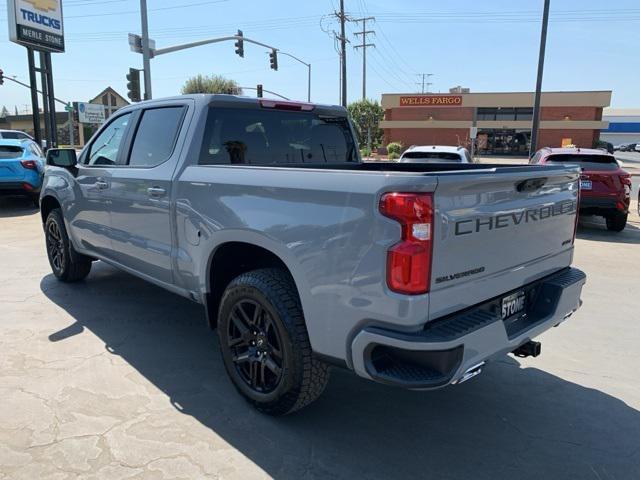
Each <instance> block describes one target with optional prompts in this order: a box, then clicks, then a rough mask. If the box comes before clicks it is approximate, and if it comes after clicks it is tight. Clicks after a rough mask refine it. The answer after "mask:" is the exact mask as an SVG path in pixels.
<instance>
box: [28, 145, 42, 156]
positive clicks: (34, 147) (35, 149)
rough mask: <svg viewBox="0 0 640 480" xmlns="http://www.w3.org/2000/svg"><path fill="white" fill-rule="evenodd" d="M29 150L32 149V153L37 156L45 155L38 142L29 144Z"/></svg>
mask: <svg viewBox="0 0 640 480" xmlns="http://www.w3.org/2000/svg"><path fill="white" fill-rule="evenodd" d="M29 150H31V153H33V154H34V155H35V156H37V157H43V156H44V155H43V154H42V150H40V147H38V144H36V143H30V144H29Z"/></svg>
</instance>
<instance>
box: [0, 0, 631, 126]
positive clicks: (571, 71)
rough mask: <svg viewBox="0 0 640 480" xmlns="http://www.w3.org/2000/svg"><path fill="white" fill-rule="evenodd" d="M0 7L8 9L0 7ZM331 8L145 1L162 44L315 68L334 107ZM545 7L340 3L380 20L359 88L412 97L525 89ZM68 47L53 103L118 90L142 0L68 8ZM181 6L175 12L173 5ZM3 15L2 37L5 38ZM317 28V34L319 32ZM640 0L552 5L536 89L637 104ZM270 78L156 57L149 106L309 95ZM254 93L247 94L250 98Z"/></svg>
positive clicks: (7, 99)
mask: <svg viewBox="0 0 640 480" xmlns="http://www.w3.org/2000/svg"><path fill="white" fill-rule="evenodd" d="M3 3H4V2H3ZM337 3H338V0H306V1H304V0H278V1H264V0H217V1H206V0H173V1H167V0H148V5H149V10H150V11H149V28H150V35H151V37H152V38H155V40H156V44H157V46H158V47H164V46H169V45H174V44H178V43H184V42H189V41H195V40H199V39H204V38H208V37H216V36H224V35H232V34H234V33H235V31H236V29H238V28H240V29H242V30H243V31H244V34H245V36H247V37H251V38H254V39H256V40H259V41H261V42H264V43H266V44H269V45H274V46H276V47H278V48H280V49H282V50H285V51H289V52H291V53H293V54H294V55H296V56H298V57H300V58H302V59H303V60H306V61H308V62H311V63H312V65H313V79H312V100H313V101H318V102H326V103H337V102H338V100H339V98H338V95H339V93H338V88H339V83H338V71H339V70H338V56H337V54H336V51H335V50H334V41H333V39H332V37H331V36H330V34H328V33H325V32H324V31H323V29H324V30H332V29H336V30H337V29H338V25H337V23H336V21H335V18H334V19H332V18H331V17H323V15H328V14H330V13H331V12H332V11H333V10H334V9H335V8H336V7H337ZM542 3H543V2H542V0H526V1H525V0H519V1H513V0H510V1H507V0H483V1H482V2H479V1H477V0H476V1H472V0H459V1H456V2H446V1H441V0H431V1H424V0H422V1H419V0H394V1H393V2H389V1H388V0H345V5H346V10H347V12H348V14H350V15H351V16H352V17H353V18H357V17H361V16H363V15H366V16H375V17H376V19H377V20H376V23H375V24H372V25H371V27H372V29H374V30H376V32H377V35H376V36H375V37H371V39H370V41H371V42H374V43H375V44H376V48H375V49H369V55H368V59H369V62H368V63H369V69H368V82H367V90H368V96H369V97H371V98H376V99H379V98H380V94H381V93H383V92H411V91H417V89H418V86H417V85H416V82H417V81H418V76H417V75H416V74H417V73H433V74H434V75H433V77H432V79H431V81H432V82H433V85H432V87H431V88H432V91H436V92H437V91H442V92H446V91H448V88H449V87H451V86H454V85H463V86H466V87H470V88H471V90H472V91H475V92H481V91H527V90H533V88H534V86H535V73H536V64H537V52H538V44H539V36H540V15H541V11H542ZM63 5H64V9H65V32H66V40H67V52H66V53H64V54H54V55H53V68H54V77H55V88H56V96H57V97H58V98H61V99H64V100H74V101H86V100H88V99H89V98H91V97H93V96H94V95H95V94H97V93H98V92H99V91H101V90H102V89H103V88H104V87H106V86H107V85H111V86H112V87H114V88H115V89H116V90H117V91H119V92H120V93H121V94H122V95H126V80H125V74H126V72H127V70H128V68H129V67H141V64H142V58H141V56H140V55H138V54H135V53H132V52H130V51H129V46H128V43H127V33H128V32H138V33H139V30H140V20H139V14H138V7H139V2H138V1H137V0H63ZM178 6H182V7H181V8H176V7H178ZM6 16H7V13H6V7H5V5H4V4H3V5H1V6H0V31H2V32H6V31H7V22H6ZM321 26H322V28H321ZM357 28H358V27H357V26H356V25H355V24H350V25H349V26H348V37H349V39H350V40H351V44H350V45H349V47H348V53H347V60H348V68H349V74H348V82H349V85H348V92H349V100H350V101H351V100H356V99H358V98H359V97H360V96H361V82H362V76H361V71H362V57H361V55H360V53H359V52H356V51H355V50H354V49H353V48H352V46H353V44H354V43H357V42H358V40H357V38H356V37H355V36H354V35H353V32H354V31H355V30H356V29H357ZM7 38H8V35H7V34H6V33H3V34H2V38H1V39H0V68H2V69H4V71H5V75H17V78H18V79H21V80H23V81H25V80H27V79H28V72H27V62H26V50H25V49H24V47H21V46H18V45H16V44H13V43H10V42H9V41H8V39H7ZM639 54H640V4H639V3H638V1H637V0H612V1H610V2H606V3H604V2H602V1H595V0H551V21H550V24H549V35H548V43H547V56H546V63H545V76H544V83H543V89H544V90H598V89H611V90H613V99H612V106H616V107H640V95H639V93H638V87H640V55H639ZM279 64H280V69H279V71H277V72H274V71H272V70H270V69H269V56H268V51H267V50H266V49H264V48H262V47H257V46H252V45H245V58H244V59H241V58H239V57H238V56H237V55H235V54H234V48H233V44H232V43H226V44H215V45H208V46H203V47H198V48H196V49H192V50H186V51H183V52H178V53H173V54H169V55H166V56H161V57H158V58H156V59H154V60H152V78H153V93H154V97H156V98H157V97H161V96H169V95H174V94H177V93H178V92H179V90H180V87H181V85H182V84H183V83H184V81H185V80H186V79H187V78H188V77H189V76H192V75H195V74H198V73H203V74H211V73H220V74H223V75H225V76H227V77H230V78H233V79H235V80H237V81H238V82H239V83H240V84H241V85H243V86H255V85H256V84H257V83H262V84H263V85H264V88H266V89H269V90H274V91H276V92H278V93H281V94H282V95H285V96H287V97H290V98H294V99H305V98H306V69H305V67H304V66H302V65H300V64H297V63H296V62H294V61H293V60H290V59H287V58H285V57H280V58H279ZM247 93H248V94H252V92H247ZM29 98H30V97H29V92H28V90H27V89H24V88H22V87H18V86H15V85H14V84H13V83H12V82H9V81H5V84H4V85H3V86H0V107H1V106H2V105H6V106H7V107H8V108H9V109H10V110H11V111H12V113H13V109H14V105H17V106H18V108H19V109H20V110H23V109H24V108H25V104H29V103H30V100H29Z"/></svg>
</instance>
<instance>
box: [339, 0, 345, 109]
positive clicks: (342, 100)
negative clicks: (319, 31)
mask: <svg viewBox="0 0 640 480" xmlns="http://www.w3.org/2000/svg"><path fill="white" fill-rule="evenodd" d="M338 18H339V19H340V83H341V86H340V104H341V105H342V106H343V107H346V106H347V36H346V33H345V23H346V21H347V17H346V16H345V14H344V0H340V13H339V14H338Z"/></svg>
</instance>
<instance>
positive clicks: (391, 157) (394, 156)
mask: <svg viewBox="0 0 640 480" xmlns="http://www.w3.org/2000/svg"><path fill="white" fill-rule="evenodd" d="M399 158H400V154H399V153H396V152H391V153H389V160H397V159H399Z"/></svg>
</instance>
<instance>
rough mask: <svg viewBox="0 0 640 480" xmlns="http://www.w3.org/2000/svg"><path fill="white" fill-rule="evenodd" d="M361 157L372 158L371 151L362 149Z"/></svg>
mask: <svg viewBox="0 0 640 480" xmlns="http://www.w3.org/2000/svg"><path fill="white" fill-rule="evenodd" d="M360 156H361V157H362V158H365V157H370V156H371V149H370V148H367V147H364V148H362V149H360Z"/></svg>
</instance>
